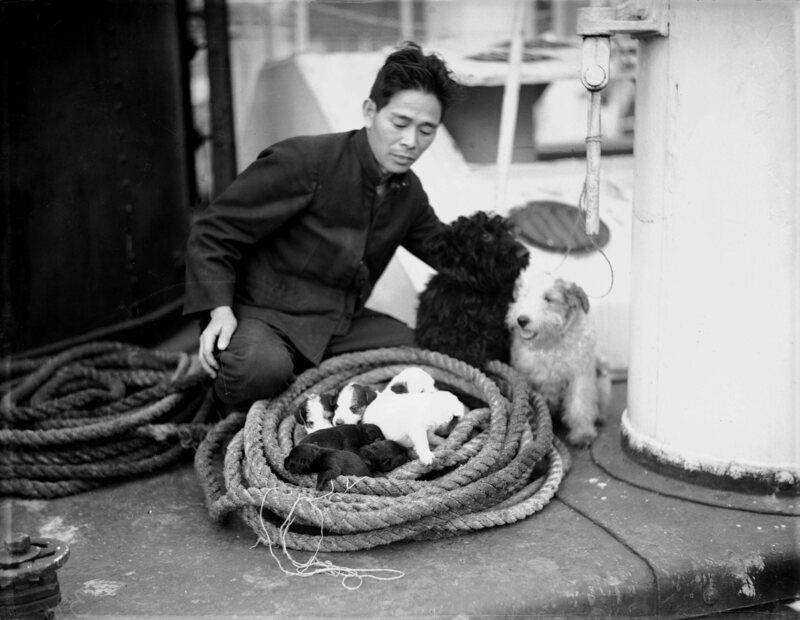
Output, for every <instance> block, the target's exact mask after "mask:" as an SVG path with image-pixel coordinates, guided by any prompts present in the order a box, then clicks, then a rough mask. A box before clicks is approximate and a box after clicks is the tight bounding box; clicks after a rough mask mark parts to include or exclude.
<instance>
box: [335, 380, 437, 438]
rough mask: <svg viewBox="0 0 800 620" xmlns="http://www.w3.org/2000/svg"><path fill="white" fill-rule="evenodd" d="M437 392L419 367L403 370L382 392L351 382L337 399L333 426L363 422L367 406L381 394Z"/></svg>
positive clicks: (432, 382)
mask: <svg viewBox="0 0 800 620" xmlns="http://www.w3.org/2000/svg"><path fill="white" fill-rule="evenodd" d="M435 391H436V387H435V386H434V379H433V377H432V376H431V375H430V374H429V373H427V372H426V371H424V370H423V369H422V368H418V367H417V366H409V367H408V368H404V369H403V370H401V371H400V372H399V373H397V374H396V375H395V376H394V377H393V378H392V380H391V381H389V383H388V384H387V385H386V388H385V389H383V390H382V391H380V392H378V391H377V390H375V389H374V388H372V387H370V386H368V385H364V384H362V383H356V382H353V381H351V382H350V383H348V384H347V385H345V386H344V387H343V388H342V390H341V391H340V392H339V396H337V398H336V405H335V408H334V413H333V424H334V425H340V424H358V423H359V422H361V418H362V416H363V415H364V410H365V409H366V408H367V405H369V404H370V403H371V402H372V401H373V400H375V399H376V398H378V397H379V396H380V395H381V394H389V393H394V394H416V393H419V392H435Z"/></svg>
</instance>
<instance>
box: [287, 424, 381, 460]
mask: <svg viewBox="0 0 800 620" xmlns="http://www.w3.org/2000/svg"><path fill="white" fill-rule="evenodd" d="M383 438H384V437H383V433H382V432H381V429H380V428H379V427H378V426H376V425H375V424H342V425H340V426H332V427H331V428H323V429H321V430H318V431H315V432H313V433H310V434H308V435H306V436H305V437H303V438H302V439H301V440H300V441H299V442H298V444H297V445H300V444H304V443H313V444H316V445H318V446H322V447H324V448H332V449H334V450H346V451H347V452H353V453H354V454H358V451H359V450H360V449H361V448H362V447H363V446H366V445H369V444H371V443H372V442H373V441H378V440H379V439H383Z"/></svg>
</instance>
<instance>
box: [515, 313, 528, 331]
mask: <svg viewBox="0 0 800 620" xmlns="http://www.w3.org/2000/svg"><path fill="white" fill-rule="evenodd" d="M530 322H531V320H530V319H529V318H528V317H527V316H525V315H524V314H523V315H522V316H518V317H517V325H519V326H520V327H522V328H524V327H525V326H526V325H527V324H528V323H530Z"/></svg>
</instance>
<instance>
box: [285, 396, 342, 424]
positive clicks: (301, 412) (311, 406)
mask: <svg viewBox="0 0 800 620" xmlns="http://www.w3.org/2000/svg"><path fill="white" fill-rule="evenodd" d="M335 405H336V400H335V397H334V395H333V393H331V392H325V393H324V394H311V395H310V396H309V397H308V398H306V399H304V400H303V401H302V402H301V403H300V406H299V407H298V408H297V409H296V410H295V412H294V419H295V420H297V423H298V424H300V425H302V426H303V428H305V429H306V432H307V433H313V432H315V431H318V430H320V429H323V428H330V427H331V426H333V423H332V422H331V419H332V418H333V409H334V407H335Z"/></svg>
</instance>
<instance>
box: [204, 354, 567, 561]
mask: <svg viewBox="0 0 800 620" xmlns="http://www.w3.org/2000/svg"><path fill="white" fill-rule="evenodd" d="M408 366H419V367H421V368H423V369H424V370H426V371H428V372H429V373H430V374H431V375H433V377H434V378H435V379H436V380H437V382H438V383H439V384H443V385H444V386H445V389H451V390H453V391H454V392H456V393H460V394H461V395H462V396H464V397H465V398H466V397H469V399H470V402H479V403H482V404H483V405H485V406H478V407H473V408H472V409H471V410H470V411H469V412H468V413H467V414H466V415H464V416H463V417H462V418H461V419H460V420H459V421H458V422H457V424H456V426H455V427H454V428H453V430H452V432H451V433H450V435H449V436H448V438H447V439H446V441H445V442H444V443H443V444H442V445H440V446H438V447H437V448H436V449H435V450H434V454H435V455H436V459H435V460H434V463H433V465H431V466H424V465H422V464H421V463H420V462H419V461H417V460H414V461H411V462H409V463H407V464H406V465H403V466H401V467H399V468H397V469H395V470H394V471H392V472H390V473H389V474H387V475H385V476H379V477H362V478H358V477H354V476H340V477H339V478H336V479H335V480H334V481H333V486H332V488H331V489H328V490H325V491H317V490H316V488H315V478H314V476H312V475H298V474H293V473H290V472H288V471H286V470H285V469H284V468H283V461H284V458H285V457H286V456H287V455H288V453H289V451H290V450H291V449H292V447H293V446H294V445H295V443H296V442H297V441H298V440H299V439H300V438H301V437H302V435H303V431H302V430H301V429H300V428H299V427H298V425H297V423H296V421H295V418H294V415H293V412H294V410H295V409H296V407H297V406H298V405H299V403H300V401H301V400H302V399H303V398H304V397H305V396H307V395H308V394H309V393H311V392H316V393H319V392H323V391H326V390H329V389H333V388H338V387H341V386H343V385H344V384H346V383H347V382H349V381H358V382H361V383H372V384H379V383H381V382H385V381H388V380H389V379H391V378H392V377H393V376H394V375H396V374H397V372H399V371H400V370H402V369H403V368H405V367H408ZM220 460H222V463H221V464H220ZM220 465H221V471H220ZM568 467H569V457H568V452H567V450H566V449H565V448H564V446H563V445H561V444H560V443H559V442H557V441H556V440H555V439H554V435H553V431H552V425H551V421H550V415H549V411H548V409H547V406H546V404H545V402H544V399H543V398H542V397H541V396H540V395H538V394H536V393H535V392H532V391H531V390H530V388H529V387H528V384H527V382H526V380H525V379H524V378H523V377H522V376H521V375H520V374H519V373H517V372H516V371H514V370H513V369H512V368H510V367H509V366H507V365H505V364H501V363H500V362H491V363H489V364H488V365H487V368H486V372H485V373H484V372H481V371H479V370H478V369H476V368H474V367H472V366H469V365H467V364H465V363H463V362H460V361H458V360H455V359H453V358H450V357H448V356H446V355H443V354H441V353H437V352H433V351H427V350H423V349H417V348H413V347H397V348H387V349H376V350H372V351H363V352H358V353H350V354H345V355H340V356H338V357H334V358H331V359H328V360H326V361H324V362H323V363H322V364H321V365H320V366H319V367H317V368H313V369H311V370H308V371H306V372H305V373H303V374H302V375H300V376H299V377H298V378H297V379H296V381H295V382H294V383H293V384H292V385H291V386H290V387H289V388H288V389H287V390H286V391H285V392H284V393H282V394H281V395H279V396H277V397H276V398H274V399H271V400H263V401H258V402H256V403H255V404H254V405H253V406H252V407H251V408H250V410H249V411H248V412H247V414H244V413H239V414H234V415H232V416H229V417H228V418H226V419H224V420H223V421H222V422H220V423H219V424H217V425H216V426H215V427H213V428H212V429H211V430H210V431H209V433H208V434H207V435H206V437H205V439H204V440H203V442H202V443H201V444H200V446H199V448H198V450H197V452H196V454H195V469H196V471H197V473H198V477H199V479H200V483H201V486H202V487H203V490H204V493H205V496H206V506H207V508H208V511H209V515H210V516H211V517H212V519H215V520H217V521H222V520H223V519H225V518H226V517H227V516H228V515H229V514H231V513H233V512H237V513H239V514H240V516H241V517H242V518H243V519H244V521H245V522H246V523H247V524H248V525H249V526H250V527H251V528H252V529H253V530H254V531H255V532H256V533H257V534H258V535H259V537H260V539H262V540H267V541H273V540H280V541H281V543H282V544H283V545H284V546H285V547H287V548H291V549H298V550H305V551H315V552H316V551H323V552H327V551H352V550H358V549H368V548H372V547H375V546H379V545H385V544H388V543H391V542H395V541H399V540H424V539H431V538H442V537H447V536H452V535H456V534H459V533H462V532H464V531H469V530H479V529H483V528H487V527H493V526H497V525H502V524H508V523H513V522H515V521H518V520H520V519H523V518H525V517H528V516H530V515H532V514H534V513H535V512H537V511H539V510H541V509H542V508H543V507H544V506H545V505H547V503H548V502H549V501H550V499H551V498H552V497H553V496H554V495H555V492H556V490H557V489H558V486H559V484H560V482H561V480H562V478H563V476H564V475H565V473H566V471H567V469H568ZM301 499H309V500H313V501H299V500H301ZM287 521H291V523H292V527H291V528H287V527H285V526H286V522H287ZM320 532H322V536H321V537H320Z"/></svg>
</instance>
